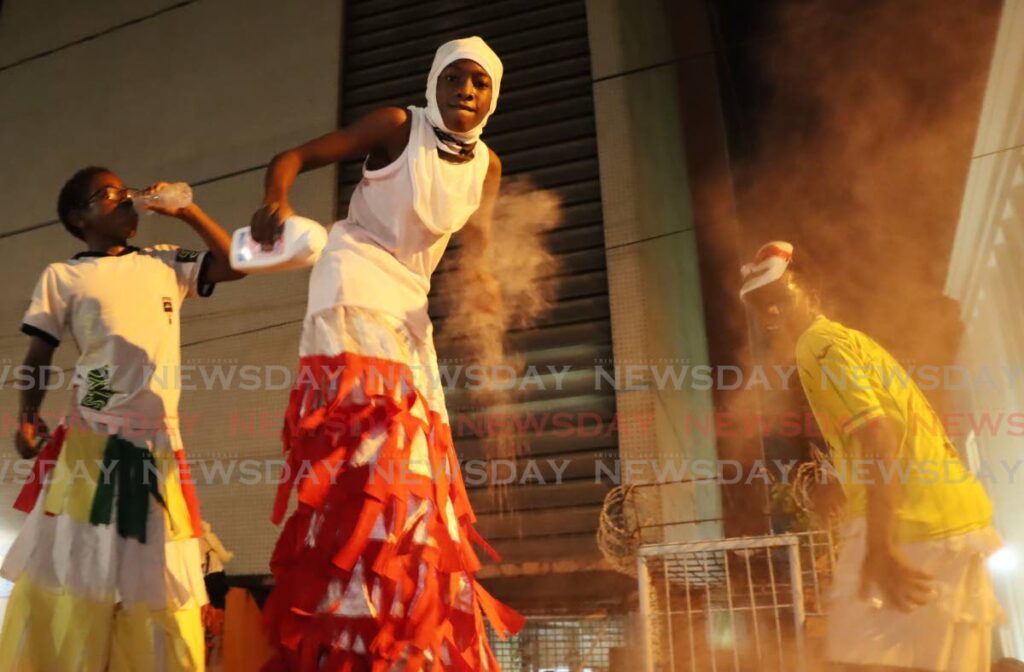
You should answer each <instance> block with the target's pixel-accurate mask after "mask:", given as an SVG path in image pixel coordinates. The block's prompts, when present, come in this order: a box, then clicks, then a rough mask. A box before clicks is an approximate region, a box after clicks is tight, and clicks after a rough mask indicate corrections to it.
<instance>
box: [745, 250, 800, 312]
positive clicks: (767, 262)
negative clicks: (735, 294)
mask: <svg viewBox="0 0 1024 672" xmlns="http://www.w3.org/2000/svg"><path fill="white" fill-rule="evenodd" d="M792 260H793V245H792V243H787V242H786V241H784V240H773V241H772V242H770V243H765V244H764V245H762V246H761V249H759V250H758V251H757V254H756V255H754V261H752V262H751V263H749V264H744V265H743V268H741V269H740V273H741V274H742V275H743V287H742V288H740V298H741V299H742V298H743V297H745V296H746V295H747V294H749V293H750V292H752V291H754V290H755V289H758V288H760V287H764V286H765V285H767V284H770V283H772V282H775V281H776V280H778V279H779V278H781V277H782V276H783V275H784V274H785V272H786V269H787V268H789V264H790V262H791V261H792Z"/></svg>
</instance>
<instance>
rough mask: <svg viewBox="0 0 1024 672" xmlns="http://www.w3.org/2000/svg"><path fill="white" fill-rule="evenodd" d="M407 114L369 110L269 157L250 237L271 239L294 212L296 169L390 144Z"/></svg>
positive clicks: (396, 110) (399, 133)
mask: <svg viewBox="0 0 1024 672" xmlns="http://www.w3.org/2000/svg"><path fill="white" fill-rule="evenodd" d="M408 124H409V114H408V112H406V111H405V110H403V109H401V108H398V107H384V108H381V109H379V110H374V111H373V112H370V113H369V114H367V115H366V116H365V117H362V118H361V119H359V120H357V121H356V122H355V123H353V124H352V125H351V126H346V127H345V128H342V129H339V130H337V131H332V132H330V133H328V134H327V135H323V136H320V137H319V138H316V139H315V140H310V141H309V142H307V143H304V144H302V145H299V146H298V147H294V148H292V149H289V150H286V151H284V152H281V153H280V154H278V155H277V156H275V157H274V158H273V160H271V162H270V165H269V166H268V168H267V174H266V177H265V178H264V183H263V207H262V208H260V209H259V210H257V211H256V214H254V215H253V217H252V237H253V239H254V240H256V241H257V242H260V243H263V244H269V243H272V242H273V240H274V237H275V236H276V235H277V232H278V231H279V230H280V228H281V226H283V225H284V220H286V219H288V217H289V216H291V215H292V214H293V211H292V209H291V205H289V203H288V192H289V190H290V189H291V187H292V184H293V183H294V182H295V178H296V177H297V176H298V175H299V173H304V172H306V171H308V170H314V169H316V168H321V167H323V166H326V165H330V164H332V163H337V162H338V161H342V160H344V159H351V158H355V157H359V156H366V155H367V154H370V153H371V152H374V151H376V150H379V149H381V148H385V149H389V148H393V147H394V145H395V143H396V140H397V139H400V138H402V137H403V134H404V135H407V134H408Z"/></svg>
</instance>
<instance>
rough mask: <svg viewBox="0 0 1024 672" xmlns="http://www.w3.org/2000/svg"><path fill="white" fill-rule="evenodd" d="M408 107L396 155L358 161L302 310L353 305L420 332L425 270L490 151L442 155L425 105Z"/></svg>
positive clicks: (468, 201)
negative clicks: (461, 157)
mask: <svg viewBox="0 0 1024 672" xmlns="http://www.w3.org/2000/svg"><path fill="white" fill-rule="evenodd" d="M409 112H410V116H411V123H412V127H411V129H410V132H409V142H408V144H407V145H406V147H405V150H404V151H403V152H402V154H401V155H400V156H399V157H398V158H397V159H395V160H394V161H392V162H391V163H390V164H388V165H387V166H384V167H383V168H379V169H376V170H369V169H367V168H366V165H365V164H364V165H363V179H362V181H360V183H359V184H358V185H357V186H356V189H355V192H354V193H353V194H352V200H351V202H350V204H349V209H348V215H347V216H346V217H345V219H343V220H341V221H339V222H337V223H335V225H334V227H333V228H332V229H331V232H330V235H329V236H328V240H327V246H326V247H325V248H324V251H323V254H321V256H320V259H319V260H318V261H317V263H316V265H315V266H314V267H313V272H312V275H311V276H310V280H309V303H308V304H307V308H306V314H307V315H312V314H314V313H317V312H320V311H322V310H326V309H328V308H333V307H334V306H337V305H348V306H359V307H365V308H373V309H377V310H382V311H384V312H387V313H390V314H392V315H396V316H398V317H400V318H402V319H403V320H404V321H406V322H407V323H408V324H409V325H410V326H411V327H412V328H413V329H414V330H415V331H416V332H417V333H419V334H421V335H422V334H425V333H426V332H427V330H428V329H429V327H430V318H429V316H428V315H427V293H428V292H429V291H430V276H431V274H432V273H433V272H434V269H435V268H437V265H438V263H439V262H440V261H441V256H442V255H443V254H444V250H445V248H446V247H447V246H448V240H449V239H450V238H451V236H452V234H453V233H455V232H456V231H458V230H459V229H461V228H462V227H463V226H464V225H465V224H466V221H467V220H468V219H469V216H470V215H471V214H472V213H473V212H474V211H476V209H477V207H478V206H479V204H480V199H481V196H482V194H483V185H484V179H485V178H486V177H487V168H488V165H489V163H490V152H489V151H488V149H487V146H486V145H484V143H483V142H478V143H477V146H476V148H475V151H474V157H473V159H472V160H470V161H469V162H467V163H462V164H456V163H451V162H448V161H445V160H443V159H441V158H440V157H439V156H438V155H437V147H438V143H437V139H436V137H435V136H434V132H433V129H432V128H431V127H430V124H429V122H427V120H426V115H425V114H424V112H423V109H422V108H417V107H410V108H409ZM414 180H416V183H415V184H414ZM424 185H426V186H424ZM421 213H422V214H421ZM426 220H429V221H426Z"/></svg>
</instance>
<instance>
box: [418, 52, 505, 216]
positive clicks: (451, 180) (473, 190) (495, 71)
mask: <svg viewBox="0 0 1024 672" xmlns="http://www.w3.org/2000/svg"><path fill="white" fill-rule="evenodd" d="M463 58H465V59H469V60H471V61H473V62H474V63H478V64H479V65H480V66H481V67H482V68H483V69H484V70H486V71H487V74H488V75H490V77H491V108H490V109H489V110H488V111H487V116H486V117H484V119H483V121H481V122H480V123H479V124H478V125H477V126H476V127H475V128H473V129H472V130H470V131H469V132H467V133H454V132H452V131H451V129H449V128H447V127H445V125H444V120H443V119H442V117H441V110H439V109H438V107H437V96H436V93H437V79H438V77H440V76H441V71H442V70H444V69H445V68H446V67H447V66H448V65H449V64H451V63H453V62H454V61H457V60H460V59H463ZM503 70H504V68H502V65H501V60H500V59H499V58H498V56H497V54H495V53H494V52H493V51H491V48H490V47H488V46H487V44H486V43H485V42H484V41H483V40H481V39H480V38H479V37H467V38H465V39H461V40H453V41H451V42H445V43H444V44H442V45H441V46H440V47H439V48H438V50H437V54H435V55H434V64H433V65H432V66H431V67H430V75H429V76H428V77H427V107H426V109H422V108H413V112H414V114H413V126H412V130H411V131H410V134H409V162H410V170H411V172H412V192H413V208H414V209H415V210H416V214H417V215H418V216H419V218H420V221H422V222H423V225H424V226H425V227H427V229H428V230H429V231H431V232H432V233H434V234H436V235H445V234H450V233H455V232H456V231H458V230H459V229H461V228H462V227H463V225H465V223H466V222H467V221H468V220H469V218H470V217H471V216H472V215H473V213H474V212H476V210H477V209H478V208H479V206H480V201H481V197H482V195H483V185H484V180H485V179H486V178H487V168H488V165H489V163H490V150H489V149H488V148H487V146H486V145H485V144H484V143H483V141H482V140H479V138H480V134H481V133H482V132H483V130H484V125H485V124H486V123H487V119H488V118H489V117H490V116H491V114H492V113H493V112H494V109H495V107H496V106H497V104H498V89H499V88H500V86H501V75H502V72H503ZM431 127H433V128H431ZM435 129H437V130H439V131H442V132H444V133H447V134H449V135H450V136H452V137H454V138H455V140H456V141H457V142H459V143H476V147H475V148H474V151H473V153H472V155H471V156H472V158H471V159H470V160H469V161H467V162H465V163H460V164H451V163H449V162H447V161H445V160H444V159H442V158H441V157H439V156H438V154H437V153H438V150H439V149H440V150H442V151H450V147H449V146H448V143H447V142H445V143H442V140H440V139H439V138H438V137H437V134H436V133H435Z"/></svg>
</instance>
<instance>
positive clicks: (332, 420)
mask: <svg viewBox="0 0 1024 672" xmlns="http://www.w3.org/2000/svg"><path fill="white" fill-rule="evenodd" d="M283 434H284V436H283V438H284V445H285V450H286V453H287V465H288V468H287V471H286V474H285V475H284V478H283V479H282V482H281V484H280V486H279V490H278V497H277V501H276V504H275V508H274V514H273V519H274V521H275V522H280V520H281V519H282V518H283V516H284V513H285V510H286V508H287V505H288V499H289V496H290V494H291V489H292V488H293V487H294V488H295V489H296V490H297V494H298V508H297V510H296V511H295V512H294V513H293V514H292V515H291V517H289V519H288V521H287V523H286V524H285V527H284V530H283V532H282V534H281V537H280V539H279V540H278V543H277V547H276V548H275V550H274V555H273V557H272V559H271V571H272V572H273V574H274V578H275V589H274V591H273V593H272V594H271V596H270V598H269V599H268V601H267V605H266V607H265V617H266V621H267V624H268V626H269V628H270V630H271V634H272V635H273V637H274V638H275V639H276V641H278V642H279V643H280V645H281V647H282V652H281V654H280V655H279V656H278V657H277V658H276V659H275V660H274V661H272V662H271V663H269V664H268V665H267V667H265V668H264V669H265V670H273V671H277V670H281V671H283V670H293V671H294V670H300V671H303V672H305V671H309V672H314V671H315V672H322V671H330V672H335V671H337V672H340V671H349V670H351V671H356V670H366V671H367V672H382V671H390V670H393V669H401V670H407V671H410V672H411V671H419V670H431V671H433V670H458V671H466V672H469V671H476V670H490V671H492V672H497V671H498V670H499V669H500V667H499V665H498V663H497V661H496V660H495V658H494V654H493V653H492V651H491V648H490V646H489V644H488V641H487V630H486V626H485V624H484V618H483V617H484V615H486V617H487V619H488V620H489V621H490V623H491V626H492V627H493V628H494V629H495V630H496V631H497V633H498V635H499V636H501V637H503V638H504V637H505V636H506V635H507V634H508V633H510V632H517V631H518V630H519V629H520V628H521V627H522V624H523V618H522V616H520V615H519V614H518V613H516V612H515V611H513V610H512V609H510V608H508V607H507V606H505V605H503V604H502V603H500V602H498V601H497V600H496V599H494V598H493V597H492V596H491V595H490V594H488V593H487V591H485V590H484V589H483V587H481V586H480V585H479V584H478V583H477V582H476V581H475V579H474V578H473V574H474V573H475V572H476V571H477V570H478V569H479V568H480V561H479V559H478V557H477V555H476V553H475V551H474V550H473V544H476V545H478V546H480V547H481V548H483V549H484V550H485V551H486V552H487V553H488V554H489V555H491V556H492V557H494V558H495V559H496V560H497V555H496V553H495V552H494V550H493V549H491V548H490V547H489V546H488V545H487V544H486V543H485V542H484V541H483V539H482V538H481V537H480V536H479V535H478V534H477V532H476V531H475V530H474V529H473V523H474V522H475V520H476V517H475V516H474V514H473V511H472V508H471V507H470V503H469V498H468V496H467V494H466V488H465V485H464V483H463V481H462V475H461V472H460V470H459V467H458V463H457V460H456V456H455V451H454V447H453V445H452V438H451V431H450V429H449V427H448V426H447V424H446V423H445V422H444V420H443V417H442V416H441V415H439V414H438V413H437V412H435V411H434V410H433V409H431V408H430V406H429V404H428V403H427V400H426V397H424V395H423V394H422V393H421V392H420V391H419V390H418V389H417V386H416V385H415V384H414V376H413V374H412V372H411V370H410V369H409V368H408V367H406V366H405V365H403V364H401V363H396V362H393V361H389V360H384V359H378V358H371V357H365V356H360V355H355V354H351V353H343V354H341V355H337V356H331V357H328V356H312V357H304V358H302V360H301V361H300V371H299V376H298V380H297V383H296V385H295V387H294V388H293V390H292V393H291V398H290V401H289V405H288V410H287V414H286V416H285V427H284V432H283Z"/></svg>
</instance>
